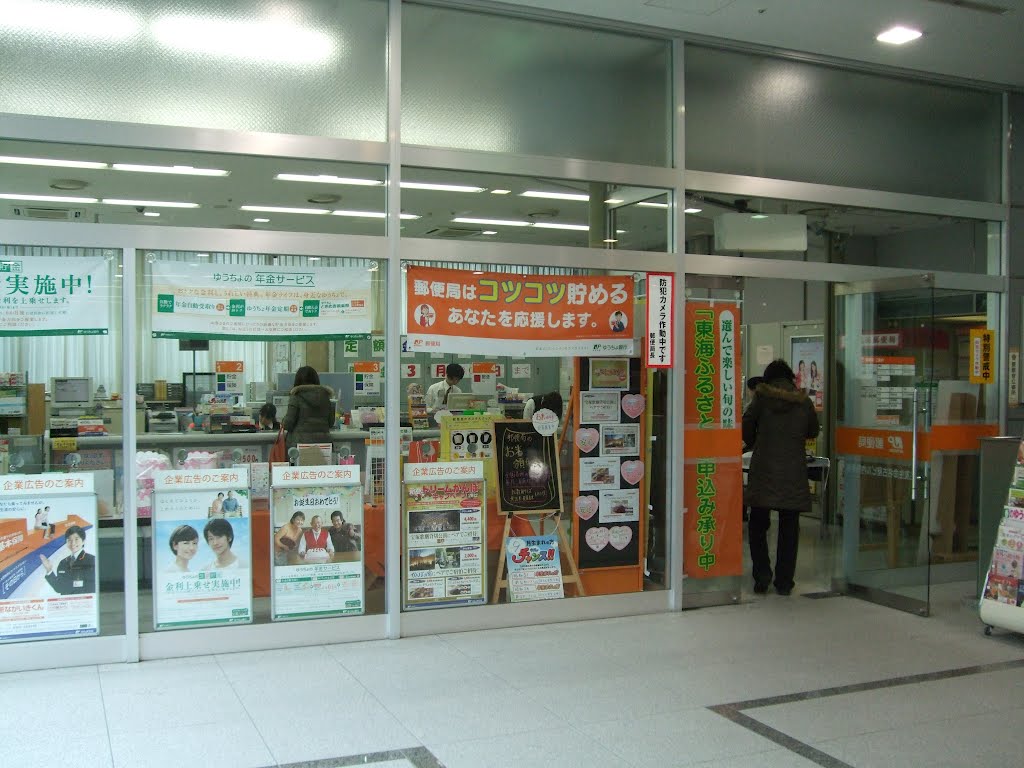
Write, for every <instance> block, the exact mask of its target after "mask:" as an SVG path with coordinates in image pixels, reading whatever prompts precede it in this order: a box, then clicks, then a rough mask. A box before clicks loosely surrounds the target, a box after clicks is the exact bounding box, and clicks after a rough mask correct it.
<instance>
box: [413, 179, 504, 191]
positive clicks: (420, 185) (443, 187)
mask: <svg viewBox="0 0 1024 768" xmlns="http://www.w3.org/2000/svg"><path fill="white" fill-rule="evenodd" d="M399 186H400V187H401V188H402V189H430V190H434V191H435V192H483V191H484V188H483V187H467V186H464V185H462V184H427V183H425V182H422V181H403V182H402V183H401V184H399Z"/></svg>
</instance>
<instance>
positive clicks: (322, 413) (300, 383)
mask: <svg viewBox="0 0 1024 768" xmlns="http://www.w3.org/2000/svg"><path fill="white" fill-rule="evenodd" d="M333 396H334V392H333V391H332V390H331V389H330V387H324V386H321V384H320V374H318V373H317V372H316V369H314V368H313V367H312V366H310V365H304V366H302V367H301V368H299V370H297V371H296V372H295V386H294V387H292V391H291V393H290V395H289V397H288V412H287V413H286V414H285V416H284V420H283V421H282V422H281V425H282V426H283V427H284V431H285V432H286V433H287V434H286V440H287V443H288V447H289V448H293V447H295V445H296V444H298V443H329V442H331V429H332V428H333V427H334V406H333V405H332V404H331V398H332V397H333Z"/></svg>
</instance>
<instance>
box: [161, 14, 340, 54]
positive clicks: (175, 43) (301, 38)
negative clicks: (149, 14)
mask: <svg viewBox="0 0 1024 768" xmlns="http://www.w3.org/2000/svg"><path fill="white" fill-rule="evenodd" d="M151 30H152V33H153V36H154V37H156V39H157V40H159V41H160V42H161V43H162V44H163V45H166V46H167V47H168V48H175V49H177V50H181V51H190V52H192V53H200V54H203V55H204V56H220V57H223V58H233V59H246V60H250V61H265V62H273V63H278V64H318V63H321V62H324V61H327V60H328V59H330V58H331V57H332V56H333V55H334V49H335V45H334V41H333V40H332V39H331V37H330V36H328V35H326V34H324V33H323V32H319V31H317V30H315V29H310V28H308V27H300V26H297V25H295V24H290V23H288V22H285V21H273V22H270V21H232V20H227V19H216V18H209V17H198V16H164V17H162V18H160V19H157V20H156V21H155V22H153V24H152V26H151Z"/></svg>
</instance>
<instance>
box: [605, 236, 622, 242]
mask: <svg viewBox="0 0 1024 768" xmlns="http://www.w3.org/2000/svg"><path fill="white" fill-rule="evenodd" d="M601 242H602V243H617V242H619V241H618V240H616V239H615V238H614V237H606V238H605V239H604V240H602V241H601Z"/></svg>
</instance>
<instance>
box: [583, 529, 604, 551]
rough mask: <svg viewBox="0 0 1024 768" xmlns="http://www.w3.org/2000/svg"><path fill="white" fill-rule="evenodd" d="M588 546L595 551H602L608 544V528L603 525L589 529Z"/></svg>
mask: <svg viewBox="0 0 1024 768" xmlns="http://www.w3.org/2000/svg"><path fill="white" fill-rule="evenodd" d="M586 539H587V546H589V547H590V548H591V549H592V550H594V551H595V552H600V551H601V550H602V549H604V548H605V547H607V546H608V529H607V528H605V527H604V526H603V525H602V526H600V527H599V528H591V529H589V530H588V531H587V536H586Z"/></svg>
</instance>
